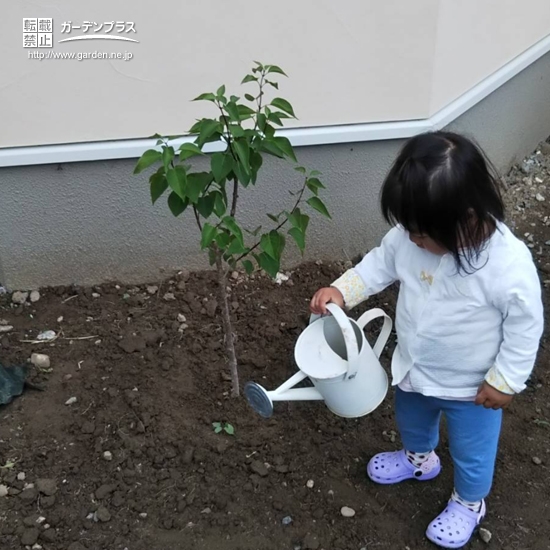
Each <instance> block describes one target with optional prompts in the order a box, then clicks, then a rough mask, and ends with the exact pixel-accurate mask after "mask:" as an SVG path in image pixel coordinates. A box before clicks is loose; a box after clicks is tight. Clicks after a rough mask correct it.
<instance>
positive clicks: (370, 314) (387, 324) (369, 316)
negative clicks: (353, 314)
mask: <svg viewBox="0 0 550 550" xmlns="http://www.w3.org/2000/svg"><path fill="white" fill-rule="evenodd" d="M379 317H383V318H384V325H383V327H382V330H381V331H380V334H379V336H378V339H377V340H376V343H375V344H374V347H373V348H372V351H374V355H376V357H377V358H380V354H381V353H382V350H383V349H384V346H385V345H386V342H387V341H388V338H389V337H390V334H391V329H392V320H391V319H390V318H389V317H388V316H387V315H386V314H385V313H384V312H383V311H382V310H381V309H378V308H375V309H371V310H370V311H367V312H365V313H363V315H361V317H359V319H358V320H357V324H358V325H359V327H360V328H361V329H364V328H365V327H366V326H367V325H368V324H369V323H370V322H371V321H373V320H374V319H378V318H379Z"/></svg>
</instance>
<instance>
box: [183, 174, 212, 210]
mask: <svg viewBox="0 0 550 550" xmlns="http://www.w3.org/2000/svg"><path fill="white" fill-rule="evenodd" d="M211 182H212V174H210V172H195V173H193V174H187V188H186V194H187V196H188V197H189V200H190V201H191V202H192V203H193V204H195V203H196V202H197V201H198V200H199V197H200V196H201V195H202V194H203V192H204V190H205V189H206V187H207V186H208V185H209V184H210V183H211Z"/></svg>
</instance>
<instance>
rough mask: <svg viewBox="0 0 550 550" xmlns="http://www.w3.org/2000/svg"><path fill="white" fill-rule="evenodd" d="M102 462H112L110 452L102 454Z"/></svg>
mask: <svg viewBox="0 0 550 550" xmlns="http://www.w3.org/2000/svg"><path fill="white" fill-rule="evenodd" d="M103 460H106V461H107V462H111V460H113V453H112V452H111V451H105V452H104V453H103Z"/></svg>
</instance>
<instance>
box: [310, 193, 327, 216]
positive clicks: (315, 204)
mask: <svg viewBox="0 0 550 550" xmlns="http://www.w3.org/2000/svg"><path fill="white" fill-rule="evenodd" d="M306 202H307V203H308V204H309V206H311V208H313V209H315V210H317V212H321V214H323V216H325V217H327V218H330V219H331V216H330V214H329V213H328V210H327V207H326V206H325V204H324V203H323V201H322V200H321V199H320V198H319V197H311V198H309V199H308V200H307V201H306Z"/></svg>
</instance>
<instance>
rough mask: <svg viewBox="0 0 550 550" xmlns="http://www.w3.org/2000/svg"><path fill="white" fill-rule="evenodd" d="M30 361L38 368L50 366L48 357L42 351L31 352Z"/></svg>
mask: <svg viewBox="0 0 550 550" xmlns="http://www.w3.org/2000/svg"><path fill="white" fill-rule="evenodd" d="M31 363H32V364H33V365H34V366H35V367H38V368H39V369H47V368H49V367H50V358H49V356H48V355H44V354H43V353H33V354H32V355H31Z"/></svg>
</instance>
